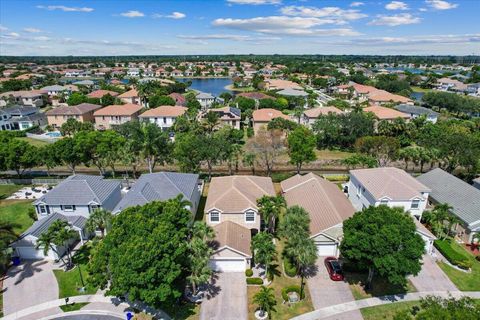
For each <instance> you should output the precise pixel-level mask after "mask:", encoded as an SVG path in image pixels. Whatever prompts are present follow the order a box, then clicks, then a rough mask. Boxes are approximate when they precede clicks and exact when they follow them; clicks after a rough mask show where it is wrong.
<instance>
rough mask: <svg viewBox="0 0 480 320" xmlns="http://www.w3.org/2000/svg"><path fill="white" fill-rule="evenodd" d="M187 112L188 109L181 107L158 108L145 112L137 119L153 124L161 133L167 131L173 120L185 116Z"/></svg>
mask: <svg viewBox="0 0 480 320" xmlns="http://www.w3.org/2000/svg"><path fill="white" fill-rule="evenodd" d="M187 110H188V108H186V107H181V106H160V107H157V108H155V109H149V110H147V111H145V112H144V113H142V114H141V115H140V116H139V118H140V119H141V120H143V121H148V122H151V123H155V124H156V125H157V126H159V127H160V128H162V130H163V131H168V130H170V128H171V127H172V126H173V124H174V123H175V120H176V119H177V118H178V117H180V116H182V115H183V114H185V112H187Z"/></svg>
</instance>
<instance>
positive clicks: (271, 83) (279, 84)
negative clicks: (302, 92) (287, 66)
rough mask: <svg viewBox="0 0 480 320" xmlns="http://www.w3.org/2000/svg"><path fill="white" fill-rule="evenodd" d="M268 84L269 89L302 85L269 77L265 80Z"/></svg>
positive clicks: (294, 87) (293, 87) (291, 87)
mask: <svg viewBox="0 0 480 320" xmlns="http://www.w3.org/2000/svg"><path fill="white" fill-rule="evenodd" d="M265 82H267V83H268V84H269V86H270V89H271V90H273V89H275V90H276V89H280V90H281V89H288V88H290V89H302V87H301V86H300V85H299V84H298V83H296V82H293V81H290V80H281V79H270V80H265Z"/></svg>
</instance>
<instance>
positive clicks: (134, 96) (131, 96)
mask: <svg viewBox="0 0 480 320" xmlns="http://www.w3.org/2000/svg"><path fill="white" fill-rule="evenodd" d="M118 98H119V99H120V100H122V102H124V103H127V104H138V105H139V104H141V102H140V96H139V94H138V91H137V90H136V89H132V90H129V91H127V92H124V93H122V94H121V95H119V96H118Z"/></svg>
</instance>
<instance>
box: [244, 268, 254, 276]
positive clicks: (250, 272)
mask: <svg viewBox="0 0 480 320" xmlns="http://www.w3.org/2000/svg"><path fill="white" fill-rule="evenodd" d="M245 275H246V276H247V277H251V276H253V270H252V269H247V270H245Z"/></svg>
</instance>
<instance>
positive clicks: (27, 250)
mask: <svg viewBox="0 0 480 320" xmlns="http://www.w3.org/2000/svg"><path fill="white" fill-rule="evenodd" d="M17 252H18V255H19V256H20V258H21V259H26V260H37V259H43V258H44V255H43V251H42V250H41V249H40V250H37V249H35V248H33V247H17Z"/></svg>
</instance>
